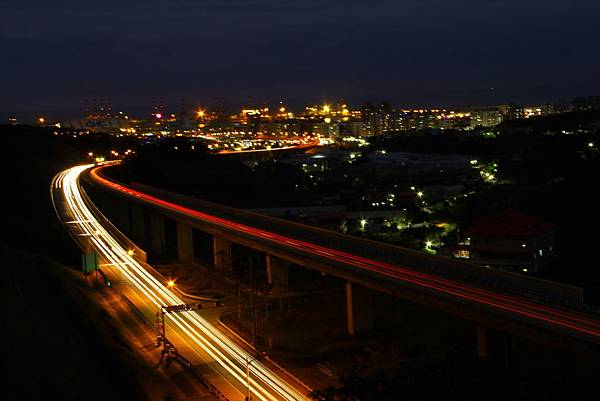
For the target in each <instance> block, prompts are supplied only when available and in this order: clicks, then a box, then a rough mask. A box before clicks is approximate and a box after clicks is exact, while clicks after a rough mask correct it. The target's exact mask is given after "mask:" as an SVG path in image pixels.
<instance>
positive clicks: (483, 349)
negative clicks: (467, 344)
mask: <svg viewBox="0 0 600 401" xmlns="http://www.w3.org/2000/svg"><path fill="white" fill-rule="evenodd" d="M487 337H488V329H487V327H485V326H483V325H481V324H479V325H477V356H479V357H480V358H487V357H488V338H487Z"/></svg>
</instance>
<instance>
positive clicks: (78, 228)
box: [51, 165, 309, 401]
mask: <svg viewBox="0 0 600 401" xmlns="http://www.w3.org/2000/svg"><path fill="white" fill-rule="evenodd" d="M91 167H92V165H83V166H77V167H73V168H71V169H68V170H65V171H63V172H61V173H59V174H58V175H56V177H54V179H53V182H52V186H51V195H52V200H53V202H54V206H55V209H56V212H57V214H58V216H59V218H60V219H61V221H62V222H63V224H64V225H65V227H66V228H67V229H68V230H69V233H70V234H71V236H72V237H73V238H74V240H76V241H77V242H78V243H79V245H80V246H81V247H82V249H84V250H94V251H96V252H97V253H98V255H99V257H100V260H101V262H100V263H101V266H103V270H106V271H110V274H113V275H117V276H118V277H120V278H121V279H122V280H121V281H122V282H123V283H126V284H127V285H126V286H123V285H122V286H121V289H120V290H121V291H123V292H124V293H126V296H127V298H129V299H130V300H131V302H133V303H134V304H135V305H136V307H137V308H138V309H139V310H142V311H144V312H146V313H150V315H152V314H153V312H155V311H157V310H158V309H159V308H160V307H161V306H172V305H181V304H183V303H184V301H183V300H182V299H180V298H179V297H177V296H176V295H175V294H173V293H172V292H171V291H170V290H169V289H168V288H167V287H166V286H165V284H164V283H161V282H160V281H159V280H157V279H156V278H155V277H154V275H153V274H152V273H151V272H150V271H149V270H148V269H147V268H146V267H144V266H143V265H142V264H140V263H139V262H138V261H136V260H135V258H134V257H133V256H132V255H131V254H130V253H129V252H128V250H126V249H125V248H123V246H121V244H119V242H118V241H117V240H116V239H115V238H114V237H113V236H112V235H111V234H110V233H109V232H108V231H107V230H106V229H105V227H103V226H102V224H100V222H99V221H98V220H97V219H96V217H95V216H94V214H93V213H92V211H91V210H90V208H89V206H88V205H87V204H86V201H85V197H84V196H83V195H82V189H81V187H80V185H79V177H80V175H81V174H82V173H83V172H84V171H86V170H88V169H89V168H91ZM165 319H166V325H167V338H169V340H170V341H171V342H172V343H173V344H174V345H175V346H176V347H177V348H178V350H179V351H180V352H181V353H182V354H183V355H184V356H185V357H186V358H187V359H188V360H190V361H191V362H192V363H193V364H194V365H195V366H199V367H200V368H201V369H202V370H203V374H204V375H205V376H207V378H208V379H209V381H211V382H212V384H213V385H215V386H216V387H217V388H218V389H219V390H220V391H221V393H222V394H224V395H225V397H227V398H228V399H230V400H241V399H244V397H245V395H246V391H247V382H248V376H247V369H249V373H250V374H249V383H250V390H251V392H252V398H253V399H254V400H264V401H267V400H269V401H276V400H308V399H309V398H308V397H307V396H306V394H305V393H304V391H301V390H299V389H298V388H297V387H296V384H291V383H289V382H287V381H286V380H284V379H282V378H281V377H280V376H279V375H277V374H276V373H274V372H273V371H272V370H271V369H269V368H268V367H267V366H265V365H264V364H263V363H261V362H260V361H259V360H256V358H255V357H254V356H252V355H250V354H249V353H247V352H246V351H245V350H244V349H242V348H240V347H239V346H238V345H236V344H235V343H234V342H232V341H231V340H230V339H229V338H228V337H226V336H225V335H224V334H222V333H221V332H220V331H219V330H217V329H216V328H215V327H214V326H213V325H211V324H210V323H209V322H208V321H207V320H206V319H204V318H203V317H202V316H201V315H200V314H199V313H197V312H195V311H188V312H182V313H177V314H168V315H166V316H165Z"/></svg>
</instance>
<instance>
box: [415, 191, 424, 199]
mask: <svg viewBox="0 0 600 401" xmlns="http://www.w3.org/2000/svg"><path fill="white" fill-rule="evenodd" d="M423 195H425V194H424V193H423V192H422V191H419V192H417V196H418V197H419V198H422V197H423Z"/></svg>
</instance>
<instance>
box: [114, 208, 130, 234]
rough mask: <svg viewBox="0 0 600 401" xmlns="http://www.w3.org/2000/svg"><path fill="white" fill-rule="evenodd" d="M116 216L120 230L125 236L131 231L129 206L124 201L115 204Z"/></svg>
mask: <svg viewBox="0 0 600 401" xmlns="http://www.w3.org/2000/svg"><path fill="white" fill-rule="evenodd" d="M117 216H118V221H119V224H120V227H119V228H120V229H121V230H122V231H123V232H125V233H126V234H127V233H129V232H130V231H131V221H130V217H129V205H128V204H127V202H126V201H123V200H119V201H118V202H117Z"/></svg>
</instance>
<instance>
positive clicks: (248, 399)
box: [245, 357, 257, 401]
mask: <svg viewBox="0 0 600 401" xmlns="http://www.w3.org/2000/svg"><path fill="white" fill-rule="evenodd" d="M245 359H246V401H252V392H251V391H250V365H251V364H252V362H254V361H256V360H257V358H250V357H246V358H245Z"/></svg>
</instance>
